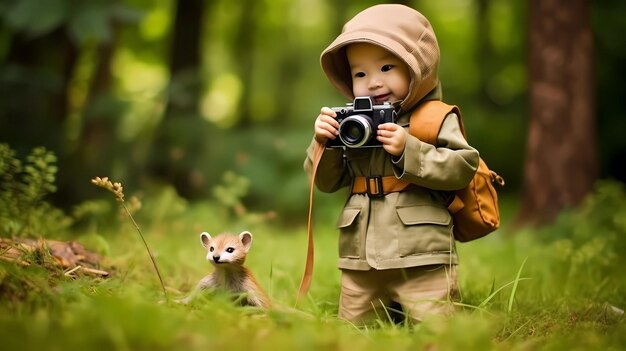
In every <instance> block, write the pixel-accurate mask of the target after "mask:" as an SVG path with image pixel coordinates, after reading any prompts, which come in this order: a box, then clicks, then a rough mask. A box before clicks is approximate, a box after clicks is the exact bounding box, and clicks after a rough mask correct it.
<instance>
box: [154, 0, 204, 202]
mask: <svg viewBox="0 0 626 351" xmlns="http://www.w3.org/2000/svg"><path fill="white" fill-rule="evenodd" d="M207 4H208V2H207ZM205 6H206V5H205V1H204V0H177V1H176V2H175V11H176V13H175V15H174V23H173V29H172V37H171V44H170V48H169V52H170V62H169V73H170V83H169V86H168V101H167V106H166V108H165V114H164V117H163V120H162V121H161V123H160V125H159V126H158V127H157V129H156V131H155V135H154V141H153V147H152V149H151V155H150V159H149V166H148V167H149V172H150V173H151V175H152V176H154V177H155V178H158V179H160V180H163V181H165V182H168V183H171V184H173V185H174V187H175V188H176V190H177V191H178V192H179V193H180V194H181V195H182V196H184V197H188V198H189V197H192V196H194V194H195V193H196V192H197V190H198V188H200V187H201V186H202V184H201V183H202V182H201V180H200V178H199V177H197V176H195V175H194V174H196V173H197V172H195V171H194V167H196V165H197V162H198V158H199V157H200V156H199V155H200V154H201V151H202V141H203V139H204V138H207V137H208V136H207V135H203V134H202V133H203V130H202V127H203V124H202V120H201V119H200V118H199V116H200V114H199V111H198V101H199V99H200V91H201V89H200V87H201V82H202V77H201V75H200V72H201V70H200V67H201V65H202V50H201V49H202V45H201V44H202V42H201V39H202V23H203V19H204V16H205Z"/></svg>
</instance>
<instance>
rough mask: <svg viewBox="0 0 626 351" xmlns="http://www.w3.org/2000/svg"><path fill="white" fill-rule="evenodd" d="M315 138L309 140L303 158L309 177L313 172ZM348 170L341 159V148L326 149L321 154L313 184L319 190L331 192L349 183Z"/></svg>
mask: <svg viewBox="0 0 626 351" xmlns="http://www.w3.org/2000/svg"><path fill="white" fill-rule="evenodd" d="M314 144H315V139H313V141H312V142H311V144H310V145H309V147H308V148H307V150H306V159H305V160H304V170H305V171H306V173H307V174H308V175H309V177H311V174H312V173H313V147H314ZM351 181H352V180H351V177H350V172H349V170H348V166H347V164H346V162H344V160H343V150H341V149H326V150H324V153H323V154H322V159H321V160H320V163H319V166H318V167H317V176H316V177H315V185H316V186H317V188H318V189H319V190H320V191H323V192H325V193H332V192H335V191H337V190H339V189H341V188H342V187H344V186H348V185H350V183H351Z"/></svg>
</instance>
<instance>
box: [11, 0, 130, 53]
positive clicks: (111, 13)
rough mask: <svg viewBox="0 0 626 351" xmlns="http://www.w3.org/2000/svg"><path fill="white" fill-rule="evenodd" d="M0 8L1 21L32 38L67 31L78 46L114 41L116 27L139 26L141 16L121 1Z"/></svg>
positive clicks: (34, 1) (30, 2)
mask: <svg viewBox="0 0 626 351" xmlns="http://www.w3.org/2000/svg"><path fill="white" fill-rule="evenodd" d="M8 3H9V4H7V5H5V6H2V7H1V8H0V18H2V19H4V20H5V23H8V24H9V25H10V26H11V27H12V28H13V29H14V30H17V31H23V32H25V33H27V34H28V35H29V36H30V37H40V36H44V35H46V34H48V33H50V32H52V31H54V30H55V29H57V28H60V27H61V28H62V27H64V26H65V27H67V30H68V32H69V34H70V36H71V37H72V38H73V39H74V40H75V41H76V43H79V44H81V43H85V42H88V41H92V40H93V41H95V42H103V41H109V40H111V39H112V28H111V26H112V23H115V22H117V23H135V22H137V21H138V20H139V19H140V14H139V13H138V12H137V11H136V10H133V9H131V8H129V7H126V6H124V5H122V4H120V3H119V2H117V1H107V0H97V1H94V0H92V1H73V0H50V1H44V2H41V1H38V0H19V1H9V2H8Z"/></svg>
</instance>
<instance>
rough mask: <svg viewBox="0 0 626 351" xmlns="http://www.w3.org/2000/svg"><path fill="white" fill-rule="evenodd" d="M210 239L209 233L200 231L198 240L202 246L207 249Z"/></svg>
mask: <svg viewBox="0 0 626 351" xmlns="http://www.w3.org/2000/svg"><path fill="white" fill-rule="evenodd" d="M211 240H213V238H211V235H209V233H207V232H202V233H200V242H201V243H202V246H204V247H205V248H206V249H207V250H208V249H209V245H210V243H211Z"/></svg>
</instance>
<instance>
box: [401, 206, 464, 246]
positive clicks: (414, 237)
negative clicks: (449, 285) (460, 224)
mask: <svg viewBox="0 0 626 351" xmlns="http://www.w3.org/2000/svg"><path fill="white" fill-rule="evenodd" d="M396 211H397V213H398V217H399V218H400V221H401V222H402V224H401V228H400V232H399V233H398V253H399V255H400V257H404V256H411V255H419V254H425V253H429V252H447V251H451V250H452V248H453V245H454V243H453V242H452V240H454V239H453V236H452V226H451V220H452V217H451V216H450V213H449V212H448V209H447V208H445V207H439V206H432V205H431V206H429V205H418V206H406V207H397V208H396Z"/></svg>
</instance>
